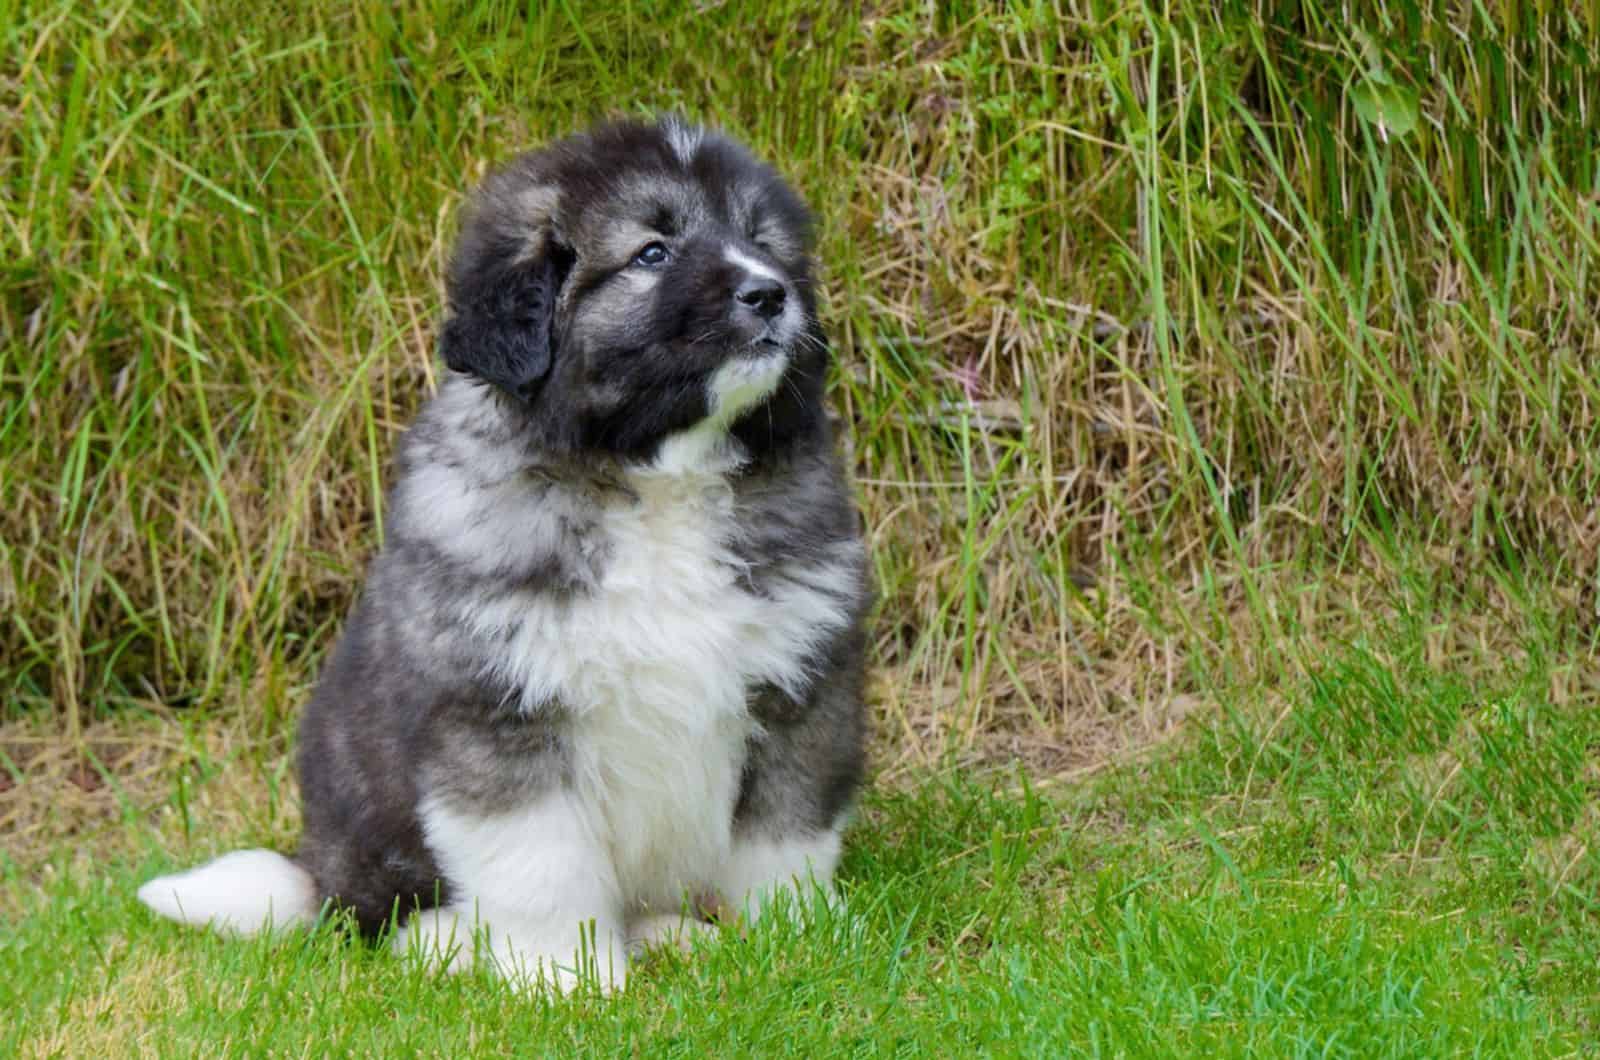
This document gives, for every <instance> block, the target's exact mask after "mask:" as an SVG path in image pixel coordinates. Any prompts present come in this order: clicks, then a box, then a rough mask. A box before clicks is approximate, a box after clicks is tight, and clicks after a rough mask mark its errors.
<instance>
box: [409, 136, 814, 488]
mask: <svg viewBox="0 0 1600 1060" xmlns="http://www.w3.org/2000/svg"><path fill="white" fill-rule="evenodd" d="M808 234H809V224H808V218H807V215H806V211H805V208H804V206H803V205H802V204H801V203H800V201H799V199H798V198H797V197H796V196H795V195H794V193H793V192H792V191H790V190H789V188H788V187H787V186H786V185H785V184H784V183H783V182H782V180H781V179H779V178H778V176H777V175H776V174H775V173H774V172H773V171H772V170H771V169H770V168H768V167H766V166H764V165H762V164H761V163H759V162H757V161H755V160H754V159H753V158H752V157H751V156H750V155H749V154H748V153H747V152H746V151H745V150H744V149H743V148H741V147H739V146H738V145H736V144H734V143H732V142H731V141H729V140H727V139H725V138H723V137H721V136H716V135H708V134H704V133H702V132H701V131H699V130H697V129H693V128H690V127H688V126H685V125H683V124H680V123H677V122H671V121H669V122H666V123H663V124H659V125H639V124H621V125H612V126H606V127H603V128H601V129H598V130H596V131H594V132H592V133H589V134H587V135H584V136H578V137H574V138H572V139H569V140H565V141H562V142H560V143H557V144H555V145H553V146H551V147H549V148H547V149H545V150H543V151H540V152H537V153H535V154H531V155H527V156H524V157H523V158H521V159H518V160H517V161H516V162H515V163H513V164H512V165H511V166H510V167H508V168H507V169H505V170H503V171H501V172H500V173H498V174H496V175H495V176H493V177H491V178H490V180H489V181H488V182H487V183H486V184H485V187H484V189H483V191H482V192H481V193H480V195H479V198H478V200H477V203H476V206H475V208H474V210H473V212H472V214H471V216H470V218H469V220H468V222H467V225H466V227H465V230H464V231H463V234H462V238H461V243H460V246H459V247H458V250H457V253H456V257H455V260H454V262H453V264H452V269H451V281H450V303H451V310H452V315H451V317H450V319H449V320H448V321H447V323H446V325H445V329H444V332H443V334H442V336H441V345H442V347H443V352H444V356H445V359H446V361H447V363H449V365H450V366H451V367H452V368H454V369H456V370H458V371H464V372H467V373H470V374H472V375H475V376H477V377H478V378H480V379H482V380H483V381H485V382H486V383H489V384H491V385H493V386H495V387H497V388H499V389H500V390H501V391H502V392H504V393H506V394H508V395H510V396H511V397H512V398H513V400H514V401H515V402H517V403H518V404H519V405H521V406H522V407H525V408H526V409H528V410H529V412H530V420H531V421H532V422H533V423H534V424H536V425H537V428H538V429H540V430H541V431H542V432H543V434H544V440H545V442H546V444H549V445H553V446H555V447H557V448H561V449H566V450H569V451H572V450H575V451H599V452H603V453H606V454H610V455H614V456H619V457H622V458H625V459H649V458H650V457H651V456H652V455H653V454H654V453H655V452H656V451H657V450H658V449H659V447H660V445H661V443H662V442H663V441H664V440H666V439H667V438H670V437H672V436H673V435H675V434H679V433H681V432H684V431H687V430H689V429H691V428H696V427H701V426H706V427H708V428H709V429H711V430H726V431H727V432H728V433H730V434H733V435H735V436H737V437H739V438H740V440H741V441H743V442H745V443H746V444H747V445H749V446H753V447H755V448H758V449H759V448H764V447H768V446H771V445H774V444H777V443H779V442H781V441H782V440H783V438H784V437H786V436H789V435H791V434H793V433H794V432H795V431H797V430H801V429H803V428H804V427H805V425H806V424H808V423H810V422H813V421H814V420H815V418H816V417H817V415H818V407H819V393H820V384H821V377H822V373H823V368H824V362H825V349H824V345H823V342H822V339H821V335H820V331H819V329H818V327H817V324H816V318H815V308H814V301H813V297H812V292H811V281H810V275H809V264H808V259H807V251H808V246H807V241H808Z"/></svg>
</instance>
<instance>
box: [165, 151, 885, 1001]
mask: <svg viewBox="0 0 1600 1060" xmlns="http://www.w3.org/2000/svg"><path fill="white" fill-rule="evenodd" d="M808 254H809V222H808V219H807V215H806V212H805V209H804V207H803V206H802V204H801V203H800V201H799V200H798V198H797V197H796V196H795V195H794V193H793V192H792V191H791V190H790V189H789V188H788V187H787V186H786V185H785V184H784V183H783V181H782V180H781V179H780V178H779V177H778V176H777V175H776V174H775V173H774V172H773V171H772V170H771V169H770V168H768V167H767V166H765V165H763V164H761V163H759V162H758V161H756V160H755V159H753V158H752V157H751V156H750V155H749V154H748V153H747V152H746V151H745V150H744V149H743V148H742V147H740V146H738V145H737V144H735V143H733V142H732V141H730V140H729V139H727V138H725V137H723V136H721V135H717V134H713V133H707V132H704V131H702V130H700V129H697V128H694V127H692V126H689V125H687V124H684V123H682V122H678V121H674V120H668V121H664V122H661V123H658V124H634V123H623V124H616V125H609V126H604V127H601V128H599V129H596V130H594V131H592V132H590V133H588V134H584V135H580V136H575V137H573V138H570V139H567V140H564V141H561V142H559V143H556V144H554V145H552V146H550V147H548V148H546V149H544V150H542V151H538V152H535V153H532V154H529V155H526V156H523V157H522V158H519V159H517V160H516V161H514V162H513V163H512V164H510V165H509V166H507V167H506V168H505V169H503V170H501V171H499V172H498V173H496V174H494V175H493V176H492V177H490V178H489V180H488V181H487V182H486V184H485V186H484V188H483V189H481V190H480V192H479V194H478V196H477V197H476V200H475V202H474V205H473V206H472V208H471V209H470V211H469V213H468V216H467V220H466V222H465V226H464V230H463V233H462V235H461V238H460V242H459V244H458V247H457V251H456V254H455V257H454V260H453V262H452V266H451V271H450V277H449V304H450V312H449V316H448V319H447V320H446V322H445V324H444V327H443V329H442V332H441V338H440V346H441V352H442V354H443V357H444V360H445V362H446V364H447V365H448V366H449V369H450V372H449V374H448V376H447V378H446V379H445V381H444V383H443V384H442V386H441V388H440V390H439V392H438V394H436V395H435V396H434V397H433V398H432V400H431V401H430V402H429V403H428V404H427V406H426V407H425V408H424V410H423V411H422V413H421V414H420V416H419V418H418V419H417V421H416V423H415V424H414V425H413V426H412V427H411V429H410V430H409V431H408V432H407V433H406V435H405V437H404V439H403V441H402V444H401V447H400V452H399V456H398V461H397V473H396V476H395V481H394V485H393V488H392V494H391V498H392V499H391V506H390V521H389V524H388V528H387V529H388V533H387V538H386V544H385V546H384V548H383V550H382V551H381V552H380V553H379V554H378V555H377V556H376V558H375V559H374V560H373V562H372V565H371V568H370V570H369V572H368V579H367V584H366V586H365V590H364V592H363V594H362V596H361V598H360V600H359V602H358V604H357V606H356V608H355V610H354V612H353V613H352V615H351V616H350V619H349V621H348V623H347V626H346V628H345V631H344V634H343V636H342V637H341V639H340V641H339V643H338V644H337V645H336V646H335V647H334V649H333V650H332V652H331V654H330V656H329V659H328V661H327V663H326V665H325V669H324V672H323V674H322V677H321V680H320V683H319V685H318V687H317V689H316V692H315V694H314V696H313V698H312V700H311V703H310V704H309V706H308V707H307V709H306V712H305V716H304V718H303V720H302V723H301V727H300V743H299V770H300V781H301V791H302V795H303V798H304V805H305V811H304V822H305V823H304V834H303V836H302V839H301V843H300V847H299V850H298V851H297V852H296V853H295V854H294V856H293V857H292V858H284V857H282V856H280V855H277V854H274V853H271V852H268V851H241V852H236V853H234V854H230V855H227V856H225V857H223V858H220V859H218V860H217V861H214V862H212V863H211V864H209V865H206V866H202V867H201V868H199V869H195V870H192V871H190V872H187V873H182V874H179V875H175V876H168V877H162V878H160V879H157V880H154V881H151V882H150V883H149V884H146V885H145V886H144V887H143V888H142V889H141V891H140V897H141V898H142V899H143V900H144V901H145V902H146V904H148V905H150V906H151V907H152V908H154V909H155V910H156V911H157V912H160V913H162V914H164V915H167V916H171V917H174V918H176V919H180V920H183V921H185V922H190V923H209V924H213V925H215V926H218V927H221V928H224V929H229V930H233V931H239V932H250V931H254V930H259V929H260V928H262V927H263V926H264V925H265V924H267V923H268V922H272V923H277V924H284V923H297V922H309V921H311V920H313V919H315V917H316V916H317V915H318V914H319V912H320V911H321V910H322V909H324V908H325V907H328V906H330V905H332V906H338V907H343V908H345V909H348V910H349V911H350V912H351V913H352V914H353V917H354V920H355V922H356V924H358V925H359V927H360V929H361V931H362V932H363V933H367V934H372V935H376V934H379V933H381V932H382V931H383V930H384V929H385V928H386V926H387V925H389V924H391V923H393V924H395V925H396V926H397V927H398V930H397V931H396V933H395V934H394V936H393V937H394V944H395V945H397V946H400V947H411V946H420V947H422V948H423V949H424V950H425V951H426V952H427V953H428V955H429V957H430V958H431V959H433V960H435V961H437V962H439V963H442V964H444V965H446V966H448V967H461V966H464V965H465V964H466V963H467V962H468V961H470V960H471V959H472V958H473V956H474V955H476V956H477V957H478V958H479V959H488V960H489V961H490V962H491V963H492V964H493V966H494V967H495V968H496V969H498V970H499V971H501V972H502V973H503V974H505V975H506V976H507V977H508V978H510V979H512V980H513V981H515V982H517V983H521V984H533V983H538V982H546V983H551V984H554V985H557V986H565V985H568V984H570V983H571V982H572V981H573V979H574V977H575V976H576V975H577V974H578V972H579V970H580V967H579V966H580V964H581V963H582V962H583V961H584V960H585V959H588V960H589V961H590V965H589V971H590V972H593V973H595V974H598V976H599V978H600V981H601V985H602V986H610V987H615V986H618V985H620V984H621V983H622V982H623V980H624V979H625V975H626V968H627V961H628V947H627V943H628V941H629V940H630V939H631V940H635V941H637V940H640V939H649V938H653V937H657V936H659V935H660V934H661V932H662V930H663V929H664V927H665V926H666V925H670V924H677V923H678V922H679V919H680V916H682V914H683V913H684V911H685V910H689V911H690V913H691V915H692V914H693V912H694V911H695V910H703V909H706V908H710V907H713V906H716V907H720V908H722V909H724V910H735V911H740V912H743V913H745V914H747V915H755V914H757V913H759V911H760V910H761V908H763V906H764V905H765V904H766V903H767V902H768V901H769V900H770V899H771V897H772V896H773V894H774V893H775V891H777V890H779V889H787V888H794V887H796V886H804V885H809V884H810V883H811V882H813V881H814V882H816V883H818V884H820V885H822V887H823V888H824V889H827V888H828V887H829V886H830V881H831V876H832V873H833V871H834V867H835V865H836V863H837V860H838V857H839V843H840V831H841V828H842V825H843V820H844V815H845V813H846V811H847V809H848V807H849V805H850V804H851V801H852V798H853V796H854V794H855V792H856V789H857V787H858V785H859V783H860V779H861V772H862V747H863V731H862V730H863V707H862V695H861V685H862V656H863V636H864V634H863V620H864V615H865V611H866V608H867V604H868V585H867V558H866V551H865V547H864V542H863V539H862V533H861V529H860V519H859V517H858V514H857V512H856V510H855V507H854V505H853V502H852V500H851V497H850V493H849V489H848V486H847V482H846V478H845V475H844V472H843V470H842V468H841V465H840V463H839V460H838V457H837V454H836V452H835V441H834V438H833V435H832V432H831V429H830V427H829V421H828V418H827V416H826V415H825V412H824V407H823V401H822V384H823V376H824V373H825V370H826V363H827V347H826V344H825V342H824V340H823V337H822V334H821V330H820V328H819V326H818V323H817V319H816V312H815V302H814V296H813V289H812V279H811V269H810V261H809V258H808ZM581 955H582V956H581Z"/></svg>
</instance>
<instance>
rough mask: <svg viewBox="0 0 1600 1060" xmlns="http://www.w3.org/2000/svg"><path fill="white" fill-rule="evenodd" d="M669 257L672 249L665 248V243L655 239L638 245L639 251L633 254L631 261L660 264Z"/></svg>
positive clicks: (638, 263)
mask: <svg viewBox="0 0 1600 1060" xmlns="http://www.w3.org/2000/svg"><path fill="white" fill-rule="evenodd" d="M670 257H672V251H670V250H668V249H667V245H666V244H665V243H662V242H659V241H657V242H653V243H646V244H645V245H644V246H642V247H640V248H639V253H637V254H635V255H634V256H633V263H634V264H635V265H662V264H665V263H666V260H667V259H668V258H670Z"/></svg>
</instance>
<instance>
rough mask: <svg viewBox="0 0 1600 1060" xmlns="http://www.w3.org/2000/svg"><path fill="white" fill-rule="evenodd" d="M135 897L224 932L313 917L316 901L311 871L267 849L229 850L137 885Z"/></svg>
mask: <svg viewBox="0 0 1600 1060" xmlns="http://www.w3.org/2000/svg"><path fill="white" fill-rule="evenodd" d="M139 901H141V902H143V903H144V904H145V905H147V906H149V907H150V909H151V910H153V911H154V912H156V913H159V914H160V915H161V916H164V917H166V918H167V919H169V920H176V921H178V922H179V923H180V924H192V925H195V926H197V927H203V926H210V927H213V928H216V929H217V930H219V931H222V932H224V933H226V934H230V935H254V934H257V933H259V932H262V931H265V930H269V929H271V928H282V927H295V926H303V925H307V924H310V923H311V922H312V921H314V920H316V918H317V912H318V910H319V909H320V908H321V905H322V903H321V902H319V901H318V900H317V885H316V883H315V882H314V881H313V880H312V878H311V874H310V873H309V872H307V871H306V870H305V869H303V868H301V867H300V866H299V865H297V864H295V863H294V862H293V861H291V860H289V859H288V858H286V857H284V856H283V855H282V854H278V853H274V852H273V851H271V850H235V851H234V852H233V853H231V854H224V855H223V856H222V857H220V858H217V859H216V860H215V861H211V862H208V863H206V864H204V865H201V866H200V867H199V868H195V869H190V870H189V871H188V872H179V873H174V874H173V875H171V876H158V877H156V878H155V879H153V880H151V881H150V882H149V883H147V884H145V885H144V886H143V887H140V888H139Z"/></svg>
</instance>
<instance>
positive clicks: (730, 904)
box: [717, 830, 840, 925]
mask: <svg viewBox="0 0 1600 1060" xmlns="http://www.w3.org/2000/svg"><path fill="white" fill-rule="evenodd" d="M839 840H840V837H839V832H838V831H837V830H829V831H826V832H821V833H818V834H815V835H810V836H793V837H788V838H784V839H756V838H747V839H742V840H739V841H737V842H735V844H734V848H733V851H732V852H731V854H730V856H729V858H728V862H727V864H726V865H725V866H723V870H722V873H721V878H720V879H719V881H718V886H717V895H718V897H719V899H720V902H719V904H718V907H717V916H718V919H720V920H726V921H728V922H732V921H733V920H735V919H741V920H742V921H743V922H744V923H746V924H752V923H754V922H755V921H757V920H759V919H761V918H762V917H763V916H766V915H768V914H769V913H770V912H771V911H772V910H773V909H774V908H775V907H776V906H779V905H782V906H784V907H786V908H787V910H788V912H789V913H790V915H791V916H793V917H795V918H796V920H797V921H798V922H799V923H801V924H802V925H804V923H805V919H806V910H807V908H808V907H809V906H810V904H811V902H812V900H813V899H814V898H815V897H816V894H817V892H818V891H819V890H820V891H821V893H822V896H823V898H824V900H825V901H826V902H827V903H828V905H829V906H832V907H837V905H838V903H839V897H838V892H836V891H835V890H834V888H833V870H834V866H835V865H837V864H838V862H839ZM780 896H782V897H780Z"/></svg>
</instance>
